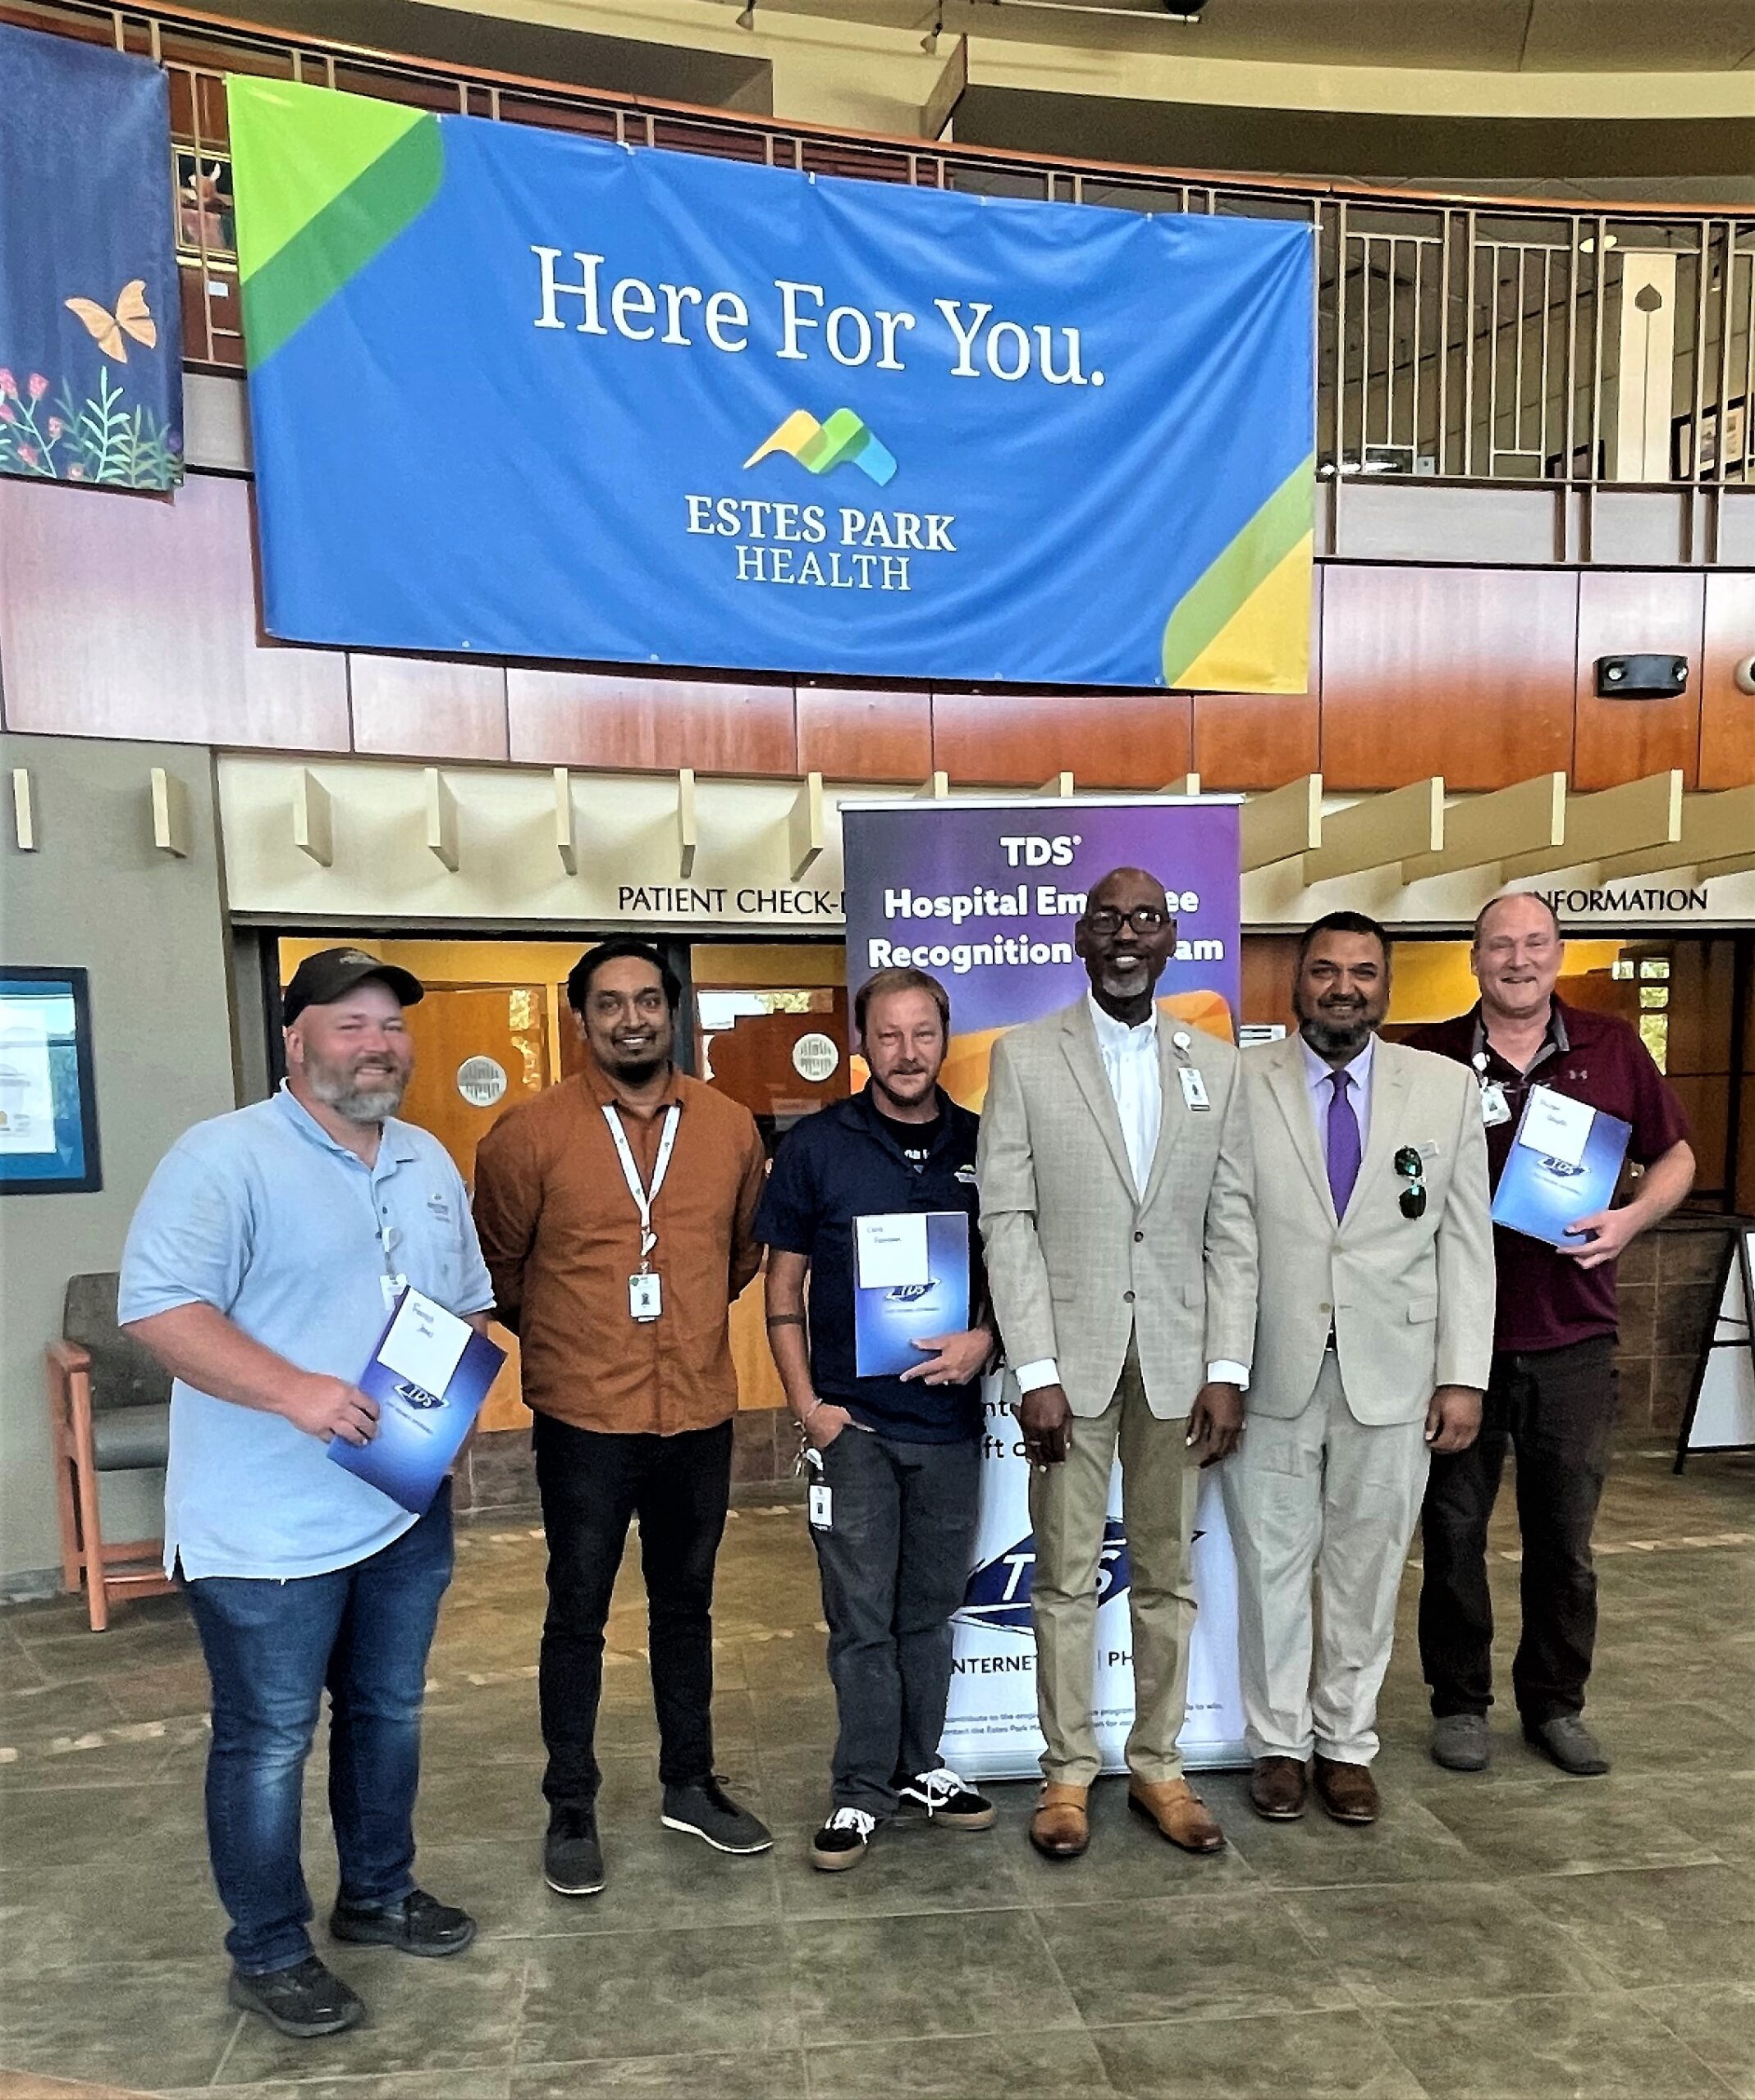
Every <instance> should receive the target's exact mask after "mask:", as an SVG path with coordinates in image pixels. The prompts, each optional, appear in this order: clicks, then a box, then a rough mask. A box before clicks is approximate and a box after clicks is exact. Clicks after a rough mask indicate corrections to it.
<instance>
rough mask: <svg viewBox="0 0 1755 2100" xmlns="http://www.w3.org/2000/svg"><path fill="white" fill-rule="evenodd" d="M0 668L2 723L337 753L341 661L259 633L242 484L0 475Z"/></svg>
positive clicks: (332, 653)
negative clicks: (119, 483)
mask: <svg viewBox="0 0 1755 2100" xmlns="http://www.w3.org/2000/svg"><path fill="white" fill-rule="evenodd" d="M0 678H3V680H4V684H5V692H6V720H7V727H8V728H13V729H27V730H36V731H39V732H42V733H45V734H53V735H60V736H72V737H140V738H144V739H146V740H148V741H158V742H181V743H193V744H203V743H204V744H222V745H232V746H238V745H242V746H252V745H267V746H277V747H279V748H282V749H289V750H297V751H345V750H346V749H347V748H348V719H347V663H346V659H345V656H344V655H342V654H341V652H340V651H339V650H327V649H301V648H297V647H294V646H286V645H281V644H279V643H275V642H270V641H265V640H263V638H262V637H260V636H259V635H258V628H257V622H256V589H255V576H254V558H253V555H252V550H251V532H250V490H249V484H248V483H247V482H236V481H225V480H222V479H220V478H218V477H215V476H212V475H205V474H192V475H191V476H190V478H189V479H188V481H187V482H185V483H184V485H183V486H182V488H181V490H180V491H178V492H177V494H176V496H175V497H174V498H172V499H171V500H168V501H167V500H161V499H157V498H153V497H149V496H137V495H119V494H111V493H106V492H100V491H97V490H85V489H71V488H66V487H62V486H55V485H51V484H48V483H43V482H19V481H11V480H6V481H0Z"/></svg>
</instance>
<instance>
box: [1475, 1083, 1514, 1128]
mask: <svg viewBox="0 0 1755 2100" xmlns="http://www.w3.org/2000/svg"><path fill="white" fill-rule="evenodd" d="M1510 1120H1511V1104H1510V1102H1509V1101H1507V1100H1506V1098H1505V1087H1504V1084H1502V1082H1501V1081H1500V1080H1488V1083H1487V1084H1486V1085H1485V1086H1483V1088H1482V1089H1481V1121H1483V1123H1484V1124H1485V1125H1487V1127H1488V1130H1492V1127H1493V1126H1494V1125H1495V1124H1496V1123H1509V1122H1510Z"/></svg>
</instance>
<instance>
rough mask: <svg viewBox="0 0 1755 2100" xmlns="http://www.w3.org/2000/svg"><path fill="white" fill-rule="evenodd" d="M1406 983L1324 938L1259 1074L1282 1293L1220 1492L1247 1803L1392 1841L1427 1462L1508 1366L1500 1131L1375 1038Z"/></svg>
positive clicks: (1281, 1816)
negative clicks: (1390, 1761) (1386, 1828)
mask: <svg viewBox="0 0 1755 2100" xmlns="http://www.w3.org/2000/svg"><path fill="white" fill-rule="evenodd" d="M1389 968H1390V957H1389V940H1388V937H1387V935H1386V934H1385V933H1384V931H1383V928H1382V927H1381V926H1379V925H1378V924H1377V922H1376V921H1375V920H1371V919H1367V918H1365V917H1364V915H1362V914H1360V913H1359V912H1356V911H1335V912H1331V913H1330V914H1329V915H1328V917H1327V918H1325V919H1319V920H1318V921H1317V922H1316V924H1314V926H1312V927H1311V928H1310V929H1309V931H1308V932H1307V933H1306V934H1305V936H1304V938H1303V939H1302V941H1301V942H1300V943H1299V949H1298V961H1297V969H1296V978H1295V982H1294V984H1293V989H1292V1003H1293V1007H1294V1010H1295V1011H1296V1014H1297V1016H1298V1032H1297V1034H1296V1035H1293V1036H1291V1037H1290V1038H1289V1039H1287V1040H1286V1041H1285V1042H1282V1043H1269V1044H1268V1045H1266V1046H1264V1048H1260V1049H1258V1050H1250V1051H1245V1052H1244V1056H1243V1080H1244V1088H1245V1098H1246V1099H1247V1101H1248V1104H1249V1115H1250V1129H1251V1130H1252V1132H1253V1134H1254V1137H1255V1229H1256V1233H1257V1235H1258V1238H1259V1241H1260V1246H1261V1273H1262V1276H1263V1279H1264V1282H1263V1287H1262V1292H1261V1299H1260V1303H1259V1308H1258V1311H1257V1315H1256V1326H1255V1358H1254V1374H1253V1378H1252V1381H1251V1384H1250V1396H1249V1415H1248V1422H1247V1432H1246V1434H1245V1436H1244V1438H1243V1440H1242V1443H1241V1445H1240V1446H1239V1448H1238V1450H1237V1452H1236V1455H1235V1456H1234V1457H1232V1458H1231V1459H1228V1460H1227V1462H1226V1464H1225V1467H1224V1469H1223V1474H1222V1481H1223V1487H1224V1491H1225V1508H1226V1512H1227V1516H1228V1518H1229V1519H1230V1526H1231V1535H1232V1543H1233V1545H1234V1546H1235V1548H1236V1555H1237V1591H1238V1621H1239V1643H1238V1645H1239V1650H1240V1655H1241V1674H1242V1684H1243V1708H1244V1718H1245V1723H1246V1733H1247V1740H1248V1743H1249V1748H1250V1755H1252V1756H1253V1757H1254V1758H1255V1774H1254V1776H1253V1778H1252V1779H1251V1781H1250V1803H1251V1806H1253V1807H1254V1808H1255V1811H1256V1813H1257V1814H1258V1815H1263V1816H1265V1817H1267V1818H1268V1819H1269V1820H1270V1821H1282V1820H1285V1819H1289V1818H1291V1817H1294V1816H1298V1815H1302V1814H1303V1813H1304V1807H1305V1793H1306V1788H1307V1783H1308V1781H1309V1778H1310V1776H1311V1771H1312V1768H1313V1767H1314V1780H1315V1788H1316V1793H1317V1796H1318V1798H1319V1801H1321V1802H1322V1805H1323V1808H1324V1809H1326V1810H1327V1811H1328V1814H1329V1815H1331V1816H1332V1817H1333V1818H1334V1819H1336V1821H1337V1822H1340V1823H1347V1824H1369V1823H1372V1822H1374V1821H1375V1820H1376V1819H1377V1815H1378V1792H1377V1784H1376V1782H1375V1780H1374V1779H1373V1777H1372V1774H1371V1764H1372V1760H1373V1759H1374V1758H1375V1756H1376V1755H1377V1748H1378V1739H1377V1734H1376V1731H1375V1723H1376V1717H1377V1697H1378V1689H1379V1687H1381V1685H1382V1683H1383V1673H1384V1670H1385V1669H1386V1668H1387V1666H1388V1663H1389V1651H1390V1644H1391V1641H1392V1637H1393V1635H1394V1632H1395V1624H1396V1590H1397V1587H1398V1585H1399V1583H1400V1581H1401V1568H1402V1564H1403V1562H1404V1560H1405V1559H1406V1557H1407V1550H1408V1541H1409V1540H1410V1537H1411V1536H1413V1532H1414V1524H1415V1518H1417V1517H1418V1516H1419V1507H1420V1496H1421V1494H1422V1491H1424V1487H1425V1484H1426V1471H1427V1467H1428V1462H1429V1459H1430V1454H1432V1453H1433V1452H1434V1451H1458V1450H1461V1449H1463V1448H1464V1446H1465V1445H1467V1444H1469V1442H1470V1441H1471V1440H1473V1438H1474V1435H1475V1433H1476V1431H1477V1429H1478V1427H1479V1423H1480V1419H1481V1394H1482V1391H1483V1389H1484V1387H1485V1386H1486V1384H1487V1373H1488V1361H1489V1358H1490V1354H1491V1349H1492V1313H1493V1253H1492V1228H1491V1226H1490V1224H1489V1222H1488V1194H1487V1146H1486V1139H1485V1138H1484V1135H1483V1130H1482V1125H1481V1115H1480V1109H1479V1107H1478V1103H1477V1101H1476V1098H1475V1093H1474V1087H1473V1085H1472V1084H1471V1083H1470V1082H1469V1077H1468V1075H1467V1073H1466V1072H1465V1071H1464V1070H1463V1069H1462V1068H1461V1067H1460V1066H1455V1065H1448V1064H1447V1061H1445V1060H1444V1059H1443V1058H1441V1057H1433V1056H1430V1055H1428V1053H1427V1052H1424V1051H1420V1050H1409V1049H1405V1048H1402V1047H1401V1045H1400V1044H1398V1043H1386V1042H1383V1040H1382V1039H1380V1038H1379V1037H1378V1034H1377V1032H1376V1031H1377V1028H1378V1023H1379V1022H1380V1021H1382V1020H1383V1016H1384V1015H1385V1013H1386V1012H1387V1010H1388V1007H1389ZM1459 1080H1460V1081H1461V1084H1458V1081H1459ZM1313 1585H1314V1586H1315V1587H1316V1588H1318V1589H1319V1590H1320V1591H1321V1594H1322V1612H1321V1630H1320V1634H1318V1632H1317V1630H1316V1623H1315V1621H1316V1614H1315V1613H1314V1610H1313V1608H1312V1589H1313Z"/></svg>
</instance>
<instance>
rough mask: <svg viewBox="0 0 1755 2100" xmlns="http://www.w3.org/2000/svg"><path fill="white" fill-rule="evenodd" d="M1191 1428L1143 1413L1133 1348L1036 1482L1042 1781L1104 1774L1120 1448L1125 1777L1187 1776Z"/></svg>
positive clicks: (1035, 1611)
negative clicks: (1110, 1565) (1101, 1685)
mask: <svg viewBox="0 0 1755 2100" xmlns="http://www.w3.org/2000/svg"><path fill="white" fill-rule="evenodd" d="M1187 1436H1188V1423H1187V1422H1186V1420H1184V1421H1179V1422H1160V1421H1159V1419H1158V1418H1157V1417H1156V1416H1155V1415H1154V1413H1152V1411H1151V1409H1150V1408H1149V1406H1148V1405H1147V1404H1146V1398H1145V1386H1144V1384H1143V1382H1142V1381H1141V1379H1140V1359H1139V1356H1138V1354H1137V1353H1136V1349H1135V1348H1134V1346H1133V1344H1131V1343H1130V1344H1128V1349H1127V1363H1126V1364H1125V1365H1124V1366H1123V1367H1122V1376H1121V1382H1120V1384H1119V1385H1117V1387H1116V1389H1115V1397H1114V1399H1112V1400H1111V1401H1110V1403H1109V1404H1108V1407H1106V1408H1104V1411H1103V1413H1101V1414H1099V1415H1094V1416H1088V1417H1087V1416H1079V1417H1076V1418H1074V1421H1073V1423H1072V1449H1071V1450H1070V1451H1069V1452H1068V1453H1067V1457H1066V1459H1065V1462H1064V1463H1063V1464H1060V1465H1058V1466H1049V1467H1047V1468H1043V1469H1041V1470H1039V1471H1035V1472H1032V1473H1031V1478H1030V1521H1031V1525H1032V1527H1034V1529H1035V1544H1036V1568H1035V1587H1034V1590H1033V1592H1032V1597H1033V1604H1032V1616H1033V1618H1034V1620H1035V1636H1036V1708H1037V1712H1038V1714H1039V1715H1040V1719H1041V1723H1042V1733H1043V1735H1044V1737H1045V1738H1046V1740H1047V1747H1046V1749H1045V1750H1044V1751H1043V1754H1042V1772H1043V1776H1044V1778H1049V1779H1056V1780H1060V1781H1063V1783H1066V1784H1067V1785H1069V1786H1076V1787H1088V1786H1089V1785H1090V1783H1091V1782H1092V1781H1093V1780H1094V1779H1095V1778H1096V1776H1097V1774H1098V1773H1099V1770H1100V1769H1101V1768H1102V1760H1101V1759H1100V1757H1099V1755H1098V1751H1097V1737H1096V1734H1095V1730H1094V1729H1093V1728H1092V1726H1091V1695H1092V1691H1093V1686H1094V1679H1095V1666H1096V1632H1097V1574H1098V1568H1099V1562H1100V1559H1101V1555H1102V1550H1103V1527H1104V1521H1105V1518H1106V1517H1107V1515H1108V1503H1109V1477H1110V1474H1111V1472H1113V1469H1114V1464H1115V1454H1116V1450H1117V1446H1118V1447H1119V1449H1120V1451H1121V1459H1122V1494H1123V1496H1124V1499H1125V1504H1126V1510H1127V1555H1128V1559H1129V1562H1130V1564H1131V1569H1132V1580H1131V1585H1130V1586H1129V1589H1128V1592H1127V1604H1128V1611H1129V1615H1130V1617H1131V1620H1132V1624H1133V1680H1134V1723H1133V1728H1132V1729H1131V1732H1130V1733H1129V1735H1128V1737H1127V1769H1129V1771H1131V1773H1133V1774H1135V1776H1136V1778H1141V1779H1148V1780H1155V1779H1174V1778H1179V1777H1180V1776H1181V1770H1182V1760H1181V1753H1180V1752H1179V1751H1178V1750H1177V1746H1176V1739H1177V1737H1178V1736H1179V1735H1180V1734H1181V1732H1182V1719H1183V1708H1184V1704H1185V1701H1186V1696H1187V1691H1188V1639H1189V1634H1190V1632H1191V1630H1192V1628H1193V1626H1194V1622H1195V1596H1194V1591H1193V1589H1192V1587H1191V1583H1190V1577H1189V1539H1190V1534H1191V1531H1192V1529H1193V1527H1194V1518H1195V1491H1196V1489H1197V1488H1198V1487H1199V1486H1200V1468H1199V1467H1198V1466H1196V1465H1195V1464H1193V1463H1191V1460H1190V1457H1189V1453H1188V1449H1187V1445H1186V1439H1187Z"/></svg>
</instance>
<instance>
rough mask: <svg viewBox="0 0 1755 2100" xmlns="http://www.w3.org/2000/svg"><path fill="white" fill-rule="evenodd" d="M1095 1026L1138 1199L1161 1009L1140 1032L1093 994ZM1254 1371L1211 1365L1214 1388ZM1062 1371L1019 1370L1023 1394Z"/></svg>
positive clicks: (1158, 1116) (1053, 1382) (1157, 1123)
mask: <svg viewBox="0 0 1755 2100" xmlns="http://www.w3.org/2000/svg"><path fill="white" fill-rule="evenodd" d="M1085 1005H1086V1006H1087V1007H1089V1008H1090V1019H1091V1025H1092V1027H1093V1028H1095V1030H1096V1031H1097V1048H1098V1051H1099V1054H1100V1055H1101V1057H1102V1059H1103V1070H1104V1077H1105V1078H1106V1079H1107V1080H1108V1082H1109V1092H1110V1093H1112V1094H1113V1096H1114V1097H1115V1112H1116V1114H1117V1116H1119V1117H1120V1118H1121V1125H1122V1144H1124V1145H1125V1146H1126V1147H1127V1166H1128V1171H1130V1172H1131V1174H1132V1176H1133V1188H1134V1194H1135V1196H1136V1198H1138V1197H1139V1196H1140V1195H1143V1194H1145V1185H1146V1182H1147V1181H1148V1180H1149V1178H1150V1176H1151V1171H1152V1162H1153V1160H1154V1158H1155V1157H1157V1153H1158V1134H1159V1130H1161V1129H1162V1128H1163V1116H1164V1082H1163V1073H1162V1071H1160V1070H1159V1063H1158V1008H1157V1007H1156V1006H1155V1005H1154V1007H1153V1008H1152V1011H1151V1013H1150V1014H1149V1016H1148V1017H1147V1018H1146V1019H1145V1020H1142V1021H1141V1022H1140V1023H1139V1025H1137V1026H1136V1027H1130V1026H1129V1025H1128V1024H1127V1022H1126V1021H1124V1020H1116V1018H1115V1017H1114V1016H1113V1014H1107V1013H1105V1012H1104V1010H1103V1008H1102V1007H1099V1005H1098V1003H1097V1002H1096V1001H1095V999H1094V998H1092V997H1091V996H1090V993H1088V992H1087V993H1085ZM1249 1376H1250V1375H1249V1372H1248V1370H1247V1369H1246V1368H1245V1366H1244V1365H1242V1364H1241V1363H1229V1362H1220V1363H1209V1365H1208V1366H1207V1377H1208V1379H1209V1381H1211V1382H1212V1383H1213V1384H1215V1385H1216V1384H1218V1383H1220V1382H1221V1381H1223V1383H1224V1384H1226V1385H1230V1386H1247V1385H1248V1383H1249ZM1059 1383H1060V1371H1059V1367H1058V1366H1057V1364H1056V1363H1055V1362H1054V1359H1053V1357H1051V1356H1044V1357H1040V1358H1038V1359H1037V1360H1036V1362H1035V1363H1021V1364H1020V1365H1019V1366H1018V1367H1017V1390H1019V1392H1021V1393H1033V1392H1035V1390H1037V1389H1038V1388H1039V1387H1040V1386H1058V1384H1059Z"/></svg>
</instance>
